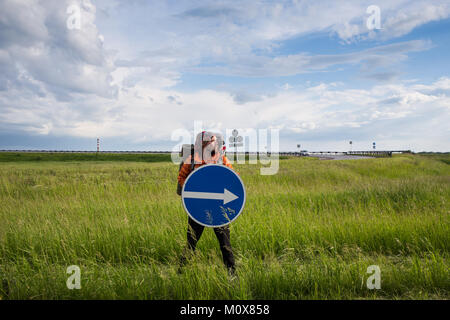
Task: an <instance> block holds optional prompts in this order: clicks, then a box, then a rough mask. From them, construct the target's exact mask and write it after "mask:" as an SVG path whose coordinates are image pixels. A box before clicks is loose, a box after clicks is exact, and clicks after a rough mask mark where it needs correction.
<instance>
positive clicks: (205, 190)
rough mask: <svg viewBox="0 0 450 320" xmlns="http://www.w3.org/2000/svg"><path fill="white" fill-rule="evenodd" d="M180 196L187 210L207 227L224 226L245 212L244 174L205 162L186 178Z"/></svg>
mask: <svg viewBox="0 0 450 320" xmlns="http://www.w3.org/2000/svg"><path fill="white" fill-rule="evenodd" d="M181 199H182V203H183V207H184V210H185V211H186V212H187V214H188V215H189V216H190V217H191V218H192V219H193V220H194V221H195V222H197V223H199V224H201V225H203V226H205V227H213V228H216V227H222V226H225V225H227V224H229V223H231V222H233V221H234V220H236V218H237V217H238V216H239V215H240V214H241V213H242V210H243V209H244V206H245V199H246V194H245V188H244V183H243V182H242V179H241V177H239V175H238V174H237V173H236V172H234V171H233V170H232V169H230V168H228V167H227V166H224V165H218V164H208V165H203V166H201V167H199V168H198V169H196V170H195V171H194V172H192V173H191V174H190V175H189V176H188V177H187V179H186V181H185V183H184V185H183V190H182V193H181Z"/></svg>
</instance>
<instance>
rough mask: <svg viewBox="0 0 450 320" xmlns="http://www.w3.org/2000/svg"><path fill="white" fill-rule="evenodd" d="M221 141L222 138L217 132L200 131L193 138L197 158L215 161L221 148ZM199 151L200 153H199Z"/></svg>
mask: <svg viewBox="0 0 450 320" xmlns="http://www.w3.org/2000/svg"><path fill="white" fill-rule="evenodd" d="M221 142H222V139H221V136H220V135H219V134H216V133H213V132H209V131H202V132H200V133H199V134H198V135H197V138H196V140H195V152H196V153H197V158H200V159H202V160H204V161H205V162H216V161H217V160H218V158H219V156H220V151H221V148H222V145H221ZM222 143H223V142H222ZM200 150H201V151H200ZM200 152H201V154H199V153H200Z"/></svg>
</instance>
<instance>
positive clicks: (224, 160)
mask: <svg viewBox="0 0 450 320" xmlns="http://www.w3.org/2000/svg"><path fill="white" fill-rule="evenodd" d="M222 163H223V164H224V165H225V166H227V167H228V168H230V169H233V166H232V165H231V162H230V160H228V158H227V157H226V156H223V161H222ZM233 170H234V169H233ZM235 171H236V170H235ZM236 173H237V174H239V173H238V172H236Z"/></svg>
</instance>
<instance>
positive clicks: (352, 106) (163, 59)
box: [0, 0, 450, 151]
mask: <svg viewBox="0 0 450 320" xmlns="http://www.w3.org/2000/svg"><path fill="white" fill-rule="evenodd" d="M371 5H375V6H377V7H378V8H379V10H380V27H381V29H379V30H378V29H374V30H369V28H368V27H367V24H366V22H367V20H368V19H370V18H371V13H367V8H368V7H369V6H371ZM72 6H75V7H76V8H78V10H79V15H78V16H73V12H74V11H72V10H69V11H68V9H69V8H72ZM72 9H73V8H72ZM68 19H72V20H70V21H71V22H73V21H74V20H73V19H79V22H80V25H79V28H69V27H68ZM449 30H450V3H449V2H448V1H421V0H415V1H408V0H398V1H378V2H377V1H347V2H344V1H300V0H299V1H295V0H293V1H291V0H290V1H278V2H273V1H243V2H236V1H140V0H134V1H118V0H115V1H106V0H99V1H94V0H92V1H88V0H83V1H82V0H77V1H75V0H74V1H72V0H67V1H56V0H48V1H38V0H29V1H19V0H14V1H12V0H5V1H2V2H1V3H0V71H1V72H0V110H1V113H0V149H66V150H75V149H76V150H94V149H95V148H96V138H97V137H100V138H101V146H102V149H103V150H172V148H173V147H174V146H175V145H177V144H178V143H179V141H176V140H172V137H173V134H174V132H177V130H187V131H188V132H192V131H193V129H194V122H195V121H202V122H203V124H204V127H205V129H211V130H217V131H221V132H223V133H225V132H226V130H227V129H233V128H238V129H241V130H245V129H255V130H256V129H277V130H279V133H280V149H281V150H286V151H288V150H295V149H296V146H297V144H298V143H300V144H301V145H302V148H305V149H308V150H325V149H328V150H347V149H348V141H349V140H352V141H353V143H354V144H353V149H355V148H356V149H369V148H371V146H372V142H373V141H376V142H377V147H378V149H412V150H414V151H423V150H425V151H450V143H449V141H450V131H449V126H448V123H449V120H450V112H449V109H450V75H449V71H450V62H449V61H450V59H448V52H450V33H449Z"/></svg>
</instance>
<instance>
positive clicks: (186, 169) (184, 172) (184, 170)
mask: <svg viewBox="0 0 450 320" xmlns="http://www.w3.org/2000/svg"><path fill="white" fill-rule="evenodd" d="M189 173H191V164H190V163H184V164H183V165H182V166H181V170H180V172H179V173H178V183H179V184H180V186H183V184H184V181H186V178H187V176H188V175H189Z"/></svg>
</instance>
